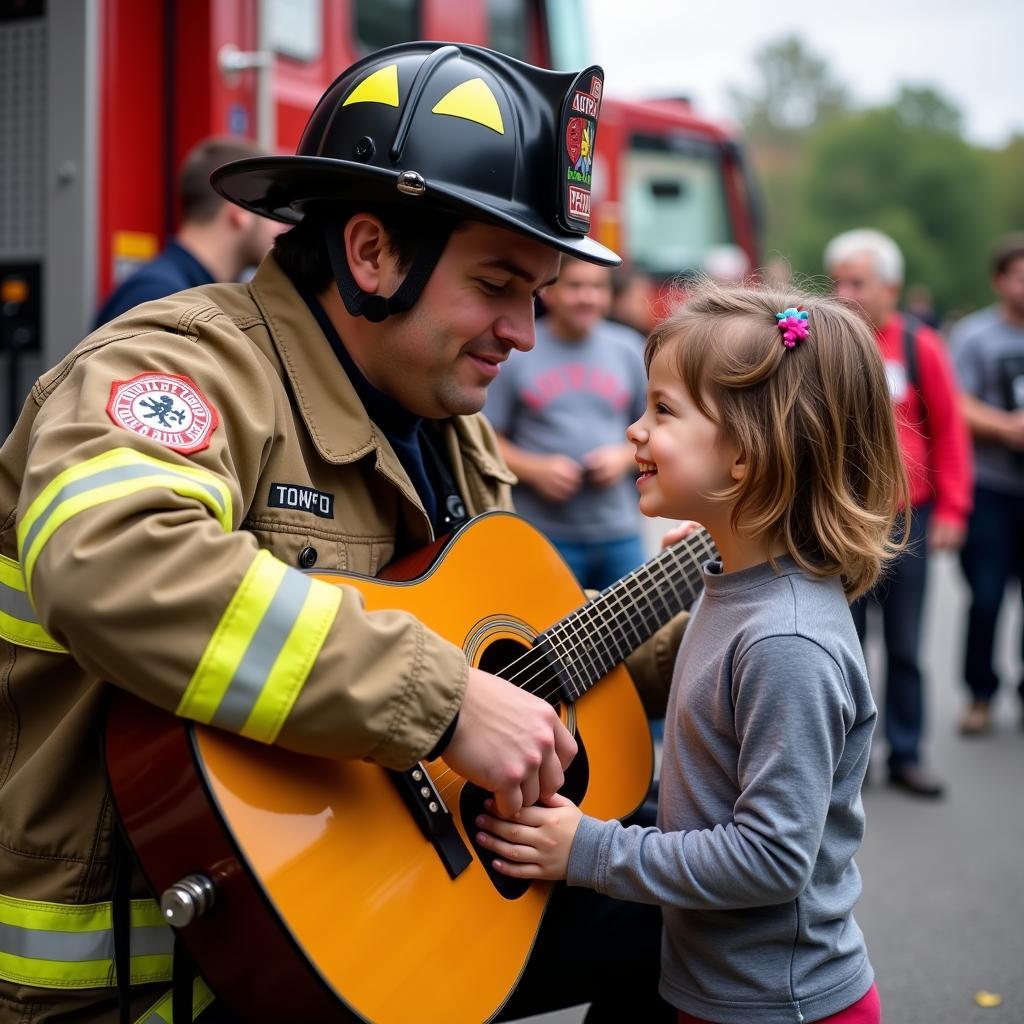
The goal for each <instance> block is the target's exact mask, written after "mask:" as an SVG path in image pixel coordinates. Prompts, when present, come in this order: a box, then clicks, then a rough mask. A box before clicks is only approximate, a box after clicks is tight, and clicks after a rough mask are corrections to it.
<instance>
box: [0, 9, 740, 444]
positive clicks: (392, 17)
mask: <svg viewBox="0 0 1024 1024" xmlns="http://www.w3.org/2000/svg"><path fill="white" fill-rule="evenodd" d="M584 22H585V19H584V12H583V0H0V374H2V375H3V376H5V377H6V379H7V381H8V383H7V386H6V387H5V388H3V389H0V390H2V392H3V393H2V394H0V427H4V426H5V425H6V424H9V423H11V422H13V417H14V415H15V413H16V411H17V409H18V407H20V404H21V401H22V400H23V398H24V395H25V393H26V392H27V389H28V387H29V386H30V384H31V381H32V380H33V379H34V378H35V376H36V375H37V374H38V373H39V371H40V370H41V369H42V368H43V367H45V366H48V365H51V364H52V363H54V362H56V361H57V360H58V359H59V358H60V357H61V356H62V355H63V354H64V353H65V352H67V351H68V350H69V349H70V348H71V347H72V346H73V345H74V344H76V343H77V342H78V341H79V340H80V339H81V338H82V337H83V336H84V335H85V333H86V332H87V331H88V329H89V325H90V324H91V322H92V318H93V315H94V312H95V310H96V308H97V306H98V303H99V301H100V299H101V298H102V297H103V296H105V295H106V294H107V293H108V292H109V291H110V289H111V287H112V285H113V284H114V283H115V282H116V281H117V280H119V279H120V278H121V277H123V276H124V275H125V274H126V273H128V272H130V271H131V269H133V268H134V267H135V266H136V265H138V264H139V263H140V262H142V261H144V260H146V259H149V258H150V257H152V256H154V255H155V254H156V253H157V252H158V251H159V249H160V247H161V246H162V245H163V242H164V240H165V239H166V238H167V237H168V236H169V235H170V234H172V233H173V231H174V228H175V223H176V210H175V197H174V180H175V170H176V168H177V167H178V165H179V164H180V162H181V160H182V158H183V156H184V155H185V153H186V152H187V151H188V149H189V148H190V147H191V146H192V145H193V144H194V143H195V142H196V141H197V140H198V139H200V138H202V137H203V136H206V135H215V134H234V135H241V136H248V137H252V138H257V139H259V140H260V141H261V142H262V143H263V144H264V146H265V147H266V148H267V149H270V150H278V151H281V152H289V151H292V150H294V148H295V145H296V143H297V142H298V139H299V136H300V134H301V131H302V128H303V126H304V124H305V121H306V118H307V116H308V114H309V111H310V110H311V109H312V107H313V105H314V103H315V102H316V100H317V99H318V97H319V96H320V94H321V93H322V92H323V91H324V90H325V88H326V87H327V85H329V84H330V82H331V81H332V80H333V79H334V77H335V76H336V75H337V73H338V72H339V71H340V70H342V69H343V68H345V67H346V66H348V65H349V64H351V63H352V62H353V61H355V60H356V59H358V58H359V57H360V56H362V55H363V54H365V53H367V52H370V51H372V50H375V49H377V48H379V47H381V46H386V45H389V44H391V43H395V42H400V41H402V40H406V39H414V38H425V39H451V40H458V41H464V42H472V43H478V44H480V45H484V46H489V47H491V48H493V49H497V50H502V51H504V52H505V53H509V54H512V55H513V56H517V57H521V58H522V59H524V60H527V61H530V62H531V63H535V64H541V65H545V66H550V67H555V68H560V69H575V68H579V67H583V66H585V65H586V64H588V63H592V58H591V57H590V56H589V55H588V53H587V52H586V45H585V39H586V34H585V30H584ZM609 84H610V88H611V95H610V96H606V98H605V100H604V104H603V107H602V114H601V123H600V134H599V137H598V146H597V162H596V165H595V169H594V193H593V194H594V207H593V223H594V234H595V235H596V237H598V239H599V240H600V241H602V242H604V243H605V244H606V245H609V246H611V247H612V248H614V249H616V250H617V251H619V252H621V253H623V255H624V256H625V257H626V258H627V259H628V260H629V261H630V262H632V263H634V264H635V265H636V266H638V267H639V268H641V269H643V270H645V271H647V272H648V273H650V274H652V275H653V276H654V277H656V278H659V277H660V278H666V277H670V276H674V275H676V274H679V273H686V272H687V271H692V270H694V269H697V268H698V267H699V266H700V265H701V260H702V256H703V254H704V253H705V252H706V251H707V249H708V248H709V247H710V246H713V245H718V244H722V243H733V244H736V245H739V246H740V247H742V248H743V249H744V250H745V251H746V252H747V255H748V257H749V259H750V261H751V265H755V264H756V261H757V251H756V246H757V240H756V224H755V217H754V215H753V210H754V203H753V201H752V195H751V192H750V189H749V187H748V179H747V176H746V174H745V172H744V166H743V159H742V152H741V150H740V147H739V146H738V145H737V143H736V141H735V139H734V138H733V137H732V136H731V135H730V134H729V133H728V132H727V131H725V130H724V129H723V128H722V127H721V126H719V125H716V124H712V123H710V122H708V121H705V120H702V119H701V118H699V117H697V116H696V115H695V114H694V112H693V111H692V110H691V109H690V107H689V106H688V105H687V104H686V103H684V102H682V101H657V102H653V101H652V102H645V103H627V102H622V101H617V100H616V99H615V98H614V87H615V83H614V81H612V82H610V83H609ZM4 432H6V431H4Z"/></svg>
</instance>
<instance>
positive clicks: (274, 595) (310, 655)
mask: <svg viewBox="0 0 1024 1024" xmlns="http://www.w3.org/2000/svg"><path fill="white" fill-rule="evenodd" d="M340 604H341V589H340V588H339V587H334V586H331V585H330V584H329V583H322V582H321V581H320V580H315V579H313V578H312V577H310V576H306V575H304V574H303V573H301V572H299V571H298V570H297V569H292V568H290V567H289V566H287V565H285V564H284V562H282V561H280V560H279V559H277V558H275V557H274V556H273V555H271V554H270V552H269V551H261V552H260V553H259V554H258V555H257V556H256V557H255V558H254V559H253V563H252V565H251V566H249V569H248V571H247V572H246V574H245V576H244V577H243V579H242V582H241V583H240V584H239V586H238V589H237V590H236V591H235V594H234V596H233V597H232V598H231V602H230V603H229V604H228V607H227V609H226V610H225V612H224V615H223V616H222V617H221V620H220V622H219V623H217V628H216V629H215V630H214V632H213V636H212V637H211V638H210V642H209V643H208V644H207V646H206V650H205V651H203V656H202V658H201V659H200V661H199V666H198V667H197V668H196V671H195V674H194V675H193V676H192V679H191V680H190V681H189V684H188V688H187V689H186V690H185V694H184V696H183V697H182V698H181V703H180V704H179V705H178V708H177V714H179V715H182V716H184V717H186V718H192V719H195V720H196V721H198V722H204V723H207V724H212V725H217V726H220V727H221V728H223V729H229V730H230V731H232V732H238V733H241V734H242V735H243V736H248V737H249V738H250V739H255V740H261V741H263V742H264V743H273V741H274V740H275V739H276V738H277V734H278V733H279V732H280V731H281V726H282V725H283V724H284V720H285V719H286V718H287V717H288V712H289V711H291V708H292V705H293V704H294V703H295V699H296V698H297V697H298V695H299V691H300V690H301V689H302V684H303V683H304V682H305V681H306V677H307V676H308V675H309V672H310V669H312V667H313V663H314V662H315V661H316V658H317V655H318V654H319V653H320V648H321V647H322V646H323V643H324V640H325V638H326V636H327V630H328V629H329V628H330V625H331V623H332V622H333V621H334V617H335V615H337V613H338V608H339V606H340Z"/></svg>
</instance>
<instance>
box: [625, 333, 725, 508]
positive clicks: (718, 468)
mask: <svg viewBox="0 0 1024 1024" xmlns="http://www.w3.org/2000/svg"><path fill="white" fill-rule="evenodd" d="M626 436H627V437H628V438H629V440H630V441H631V442H632V443H633V445H634V446H635V448H636V461H637V465H638V466H639V468H640V477H639V479H638V480H637V487H638V488H639V491H640V511H641V512H643V514H644V515H645V516H664V517H665V518H668V519H695V520H697V522H700V523H703V524H704V525H705V526H710V525H711V524H713V523H716V522H724V521H725V520H726V519H727V517H728V512H729V507H730V505H731V503H728V502H723V501H722V500H721V499H715V498H713V497H712V495H713V494H714V493H716V492H720V491H723V490H726V489H727V488H729V487H730V486H731V485H732V484H733V483H735V482H736V480H737V479H739V477H740V476H742V465H743V463H742V460H741V459H740V453H739V451H738V449H737V448H736V446H735V445H734V444H733V443H732V442H730V441H728V440H727V439H725V438H724V437H723V436H722V435H721V432H720V431H719V428H718V424H717V423H715V422H714V420H711V419H708V417H707V416H705V415H704V414H703V413H702V412H701V411H700V409H698V408H697V405H696V403H695V402H694V400H693V398H692V396H691V395H690V393H689V391H687V389H686V385H685V384H684V383H683V382H682V380H681V379H680V377H679V375H678V373H677V372H676V368H675V365H674V346H673V345H671V344H670V345H666V346H664V347H663V348H662V349H661V350H660V351H659V352H658V353H657V354H656V355H655V357H654V359H653V360H652V362H651V368H650V374H649V383H648V389H647V409H646V411H645V412H644V414H643V416H641V417H640V419H638V420H637V421H636V422H635V423H633V424H631V425H630V427H629V429H628V430H627V431H626Z"/></svg>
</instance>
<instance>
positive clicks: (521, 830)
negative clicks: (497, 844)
mask: <svg viewBox="0 0 1024 1024" xmlns="http://www.w3.org/2000/svg"><path fill="white" fill-rule="evenodd" d="M519 813H520V817H519V818H516V819H515V821H509V820H508V819H506V818H492V817H491V816H490V815H487V814H480V815H478V816H477V819H476V827H477V828H480V829H483V830H484V831H485V832H489V833H490V834H491V835H494V836H498V837H499V838H500V839H504V840H506V841H507V842H510V843H520V844H522V845H524V846H526V845H529V835H530V833H531V832H533V830H534V827H535V826H533V825H531V824H530V823H529V822H525V821H523V820H522V817H521V816H522V811H520V812H519Z"/></svg>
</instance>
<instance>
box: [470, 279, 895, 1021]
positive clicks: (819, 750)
mask: <svg viewBox="0 0 1024 1024" xmlns="http://www.w3.org/2000/svg"><path fill="white" fill-rule="evenodd" d="M647 368H648V375H649V378H650V386H649V391H648V403H647V411H646V412H645V414H644V416H643V417H642V418H641V419H640V420H638V421H637V422H636V423H634V424H633V425H632V426H631V427H630V428H629V431H628V436H629V438H630V440H631V441H632V443H633V444H634V445H635V447H636V461H637V463H638V465H639V467H640V477H639V479H638V481H637V486H638V487H639V490H640V508H641V510H642V511H643V513H644V514H645V515H648V516H668V517H672V518H677V519H691V520H697V521H699V522H701V523H703V524H704V525H705V526H706V527H707V529H708V530H709V532H710V533H711V535H712V537H713V538H714V541H715V544H716V546H717V548H718V551H719V553H720V556H721V561H717V562H709V563H707V564H705V566H704V567H703V568H704V583H705V589H704V593H703V595H702V597H701V599H700V601H699V602H698V604H697V605H696V607H695V609H694V612H693V616H692V619H691V622H690V625H689V628H688V629H687V631H686V635H685V637H684V640H683V643H682V646H681V647H680V650H679V656H678V659H677V661H676V667H675V675H674V679H673V684H672V692H671V695H670V698H669V706H668V717H667V719H666V730H665V747H664V757H663V762H662V769H661V790H660V807H659V826H660V827H659V828H640V827H638V826H633V827H631V828H624V827H623V826H622V825H621V824H619V823H618V822H617V821H598V820H595V819H593V818H589V817H586V816H584V815H583V814H582V813H581V812H580V811H579V809H578V808H576V807H575V806H574V805H573V804H571V803H570V802H569V801H567V800H565V799H564V798H562V797H555V798H554V799H553V800H552V801H551V802H550V805H548V806H534V807H529V808H526V809H524V810H523V811H521V812H520V814H519V815H518V816H517V817H516V819H515V820H514V821H505V820H502V819H499V818H497V817H494V816H493V806H489V807H488V810H489V811H491V812H492V813H491V814H489V815H485V816H482V817H481V818H479V819H478V822H477V824H478V826H479V827H480V828H481V829H482V830H483V831H482V832H481V842H482V843H483V844H484V845H485V846H486V847H487V848H488V849H489V850H492V851H493V852H494V854H495V862H494V863H495V866H496V867H497V869H498V870H499V871H501V872H503V873H504V874H507V875H512V876H514V877H517V878H527V879H532V878H548V879H562V878H567V879H568V882H569V884H570V885H581V886H589V887H591V888H593V889H596V890H598V891H599V892H603V893H607V894H608V895H610V896H614V897H617V898H619V899H625V900H634V901H639V902H643V903H657V904H660V905H661V907H662V909H663V918H664V925H665V938H664V942H663V949H662V981H661V993H662V995H663V996H664V997H665V999H667V1000H668V1001H669V1002H670V1003H672V1004H673V1005H674V1006H676V1007H677V1008H678V1009H679V1011H680V1016H679V1019H680V1021H681V1022H694V1021H696V1022H703V1021H716V1022H722V1024H758V1022H764V1024H789V1022H792V1024H802V1022H811V1021H829V1022H840V1021H841V1022H843V1024H853V1022H856V1024H877V1022H878V1021H879V1020H880V1012H881V1011H880V1008H879V1003H878V996H877V992H876V990H875V986H874V984H873V981H874V972H873V970H872V967H871V964H870V962H869V961H868V956H867V951H866V949H865V945H864V938H863V936H862V934H861V931H860V929H859V928H858V927H857V923H856V922H855V921H854V919H853V906H854V904H855V903H856V902H857V898H858V896H859V895H860V890H861V884H860V875H859V873H858V871H857V867H856V865H855V864H854V862H853V855H854V853H855V852H856V850H857V848H858V847H859V845H860V842H861V837H862V835H863V832H864V812H863V807H862V805H861V795H860V793H861V784H862V782H863V780H864V773H865V770H866V768H867V764H868V753H869V746H870V742H871V732H872V729H873V727H874V724H875V705H874V702H873V701H872V698H871V690H870V688H869V686H868V677H867V672H866V669H865V665H864V658H863V656H862V654H861V647H860V644H859V642H858V640H857V634H856V631H855V630H854V626H853V620H852V618H851V616H850V609H849V601H850V600H851V599H852V598H854V597H857V596H858V595H859V594H862V593H864V592H865V591H866V590H867V589H868V588H869V587H870V586H871V585H872V583H873V582H874V581H875V579H876V578H877V577H878V575H879V572H880V571H881V569H882V567H883V566H884V564H885V563H886V562H887V561H888V560H889V559H890V558H891V557H892V556H893V555H894V554H895V553H896V550H897V549H898V548H899V546H900V545H899V543H893V542H892V541H891V540H890V538H891V537H892V535H893V530H894V526H895V523H896V520H897V516H898V514H899V512H900V510H901V509H902V508H903V507H904V506H905V503H906V482H905V478H904V473H903V468H902V460H901V458H900V451H899V445H898V442H897V438H896V429H895V424H894V422H893V416H892V403H891V400H890V398H889V390H888V386H887V384H886V378H885V371H884V369H883V367H882V360H881V358H880V356H879V354H878V346H877V345H876V343H875V340H874V338H873V337H872V336H871V332H870V330H869V329H868V328H867V327H866V326H865V325H864V323H862V321H861V320H860V319H859V317H858V316H857V315H856V314H855V313H854V312H852V311H851V310H850V309H848V308H846V307H845V306H843V305H841V304H840V303H838V302H836V301H832V300H827V299H822V298H816V297H811V296H800V295H796V294H793V293H790V292H778V291H773V290H768V289H752V288H745V289H721V288H716V287H714V286H712V285H710V284H708V285H703V286H701V287H699V288H698V289H697V290H696V291H695V292H691V294H690V297H689V298H688V299H687V301H686V303H685V304H684V305H683V306H682V307H681V309H680V310H679V311H678V312H677V313H676V314H675V315H674V316H672V317H671V318H670V319H669V320H668V321H666V322H665V323H664V324H662V325H661V326H660V327H659V328H658V329H657V330H656V331H655V332H654V334H653V335H652V336H651V339H650V341H649V342H648V346H647Z"/></svg>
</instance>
